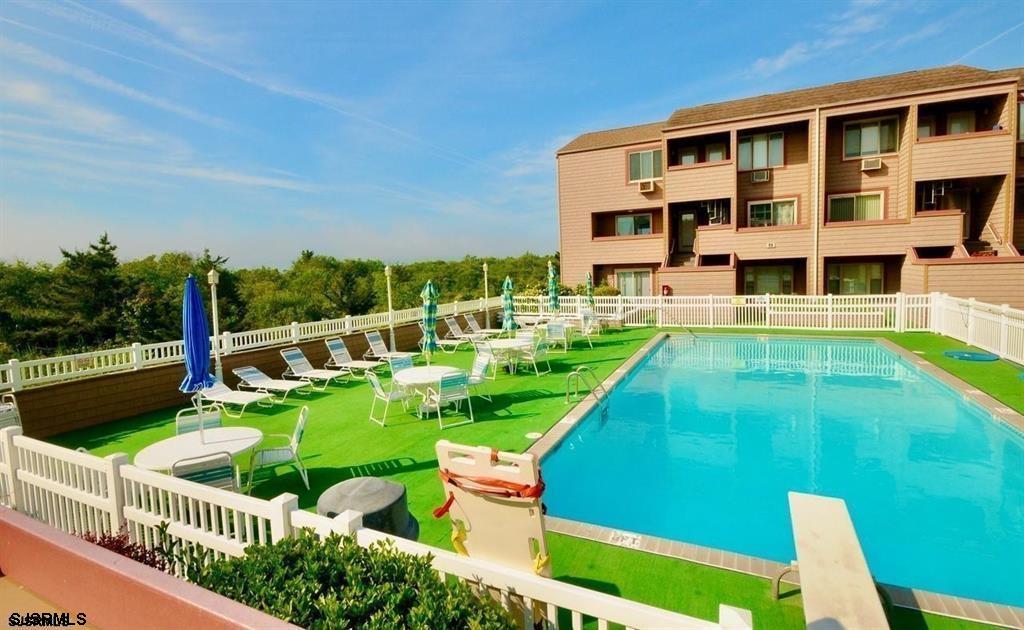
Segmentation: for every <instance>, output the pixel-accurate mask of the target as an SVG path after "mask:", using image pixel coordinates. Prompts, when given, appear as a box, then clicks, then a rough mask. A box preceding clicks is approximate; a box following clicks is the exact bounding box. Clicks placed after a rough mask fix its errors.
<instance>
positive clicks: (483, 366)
mask: <svg viewBox="0 0 1024 630" xmlns="http://www.w3.org/2000/svg"><path fill="white" fill-rule="evenodd" d="M494 360H495V359H494V355H493V354H484V353H482V352H477V353H476V358H475V359H473V367H472V368H470V370H469V386H470V387H471V388H473V389H479V390H481V393H479V394H477V396H479V397H480V398H483V399H484V400H486V401H488V402H491V394H490V391H489V388H488V387H487V369H488V368H489V367H490V366H491V363H492V362H493V361H494Z"/></svg>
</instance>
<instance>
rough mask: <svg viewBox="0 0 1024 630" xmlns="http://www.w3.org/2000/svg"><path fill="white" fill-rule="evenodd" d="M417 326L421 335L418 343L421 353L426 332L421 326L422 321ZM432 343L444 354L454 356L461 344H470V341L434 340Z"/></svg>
mask: <svg viewBox="0 0 1024 630" xmlns="http://www.w3.org/2000/svg"><path fill="white" fill-rule="evenodd" d="M419 325H420V332H421V333H422V334H423V336H422V337H420V340H419V342H418V343H419V346H420V350H421V351H422V350H423V340H424V339H425V338H426V336H427V330H426V328H425V327H424V326H423V322H422V321H421V322H419ZM434 343H436V344H437V347H438V348H440V349H441V351H442V352H446V353H448V354H455V351H456V350H458V349H459V348H460V347H462V345H463V344H466V343H470V340H469V339H435V340H434Z"/></svg>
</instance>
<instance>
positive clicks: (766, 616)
mask: <svg viewBox="0 0 1024 630" xmlns="http://www.w3.org/2000/svg"><path fill="white" fill-rule="evenodd" d="M656 332H657V331H656V330H654V329H650V328H636V329H626V330H623V331H612V332H609V333H607V334H604V335H601V336H600V337H598V338H596V339H595V342H594V348H593V349H590V348H586V346H585V344H584V345H583V346H581V345H580V343H579V342H577V345H576V348H575V349H574V350H573V351H572V352H570V353H569V354H567V355H559V354H555V355H553V357H552V362H551V363H552V368H553V371H552V373H551V374H548V375H545V376H541V377H539V378H538V377H536V376H534V375H533V374H532V373H526V372H525V370H521V371H520V373H519V374H516V375H514V376H510V375H507V374H499V376H498V379H497V381H494V382H490V383H489V386H490V390H491V394H492V395H493V398H494V400H493V402H490V403H489V402H487V401H485V400H482V399H480V398H474V400H473V404H474V410H475V412H476V423H475V424H471V425H465V426H461V427H456V428H452V429H447V430H445V431H444V432H443V433H442V432H441V431H439V430H438V427H437V422H436V420H434V421H420V420H418V419H417V418H416V417H415V416H413V415H411V414H407V413H405V412H403V411H402V409H401V406H400V405H399V406H396V407H395V408H393V409H392V410H391V413H390V414H389V418H388V426H387V427H385V428H382V427H380V426H379V425H377V424H374V423H371V422H370V421H369V420H368V419H367V416H368V413H369V407H370V402H371V394H370V388H369V385H368V384H366V383H365V382H362V381H353V382H349V383H345V384H339V385H332V386H331V387H329V388H328V390H327V392H325V393H312V394H310V395H309V396H305V397H302V396H296V397H294V398H293V397H289V400H288V402H287V403H286V404H283V405H277V406H275V407H274V408H272V409H259V408H253V409H252V411H247V412H246V414H245V416H244V417H243V418H241V419H238V420H235V419H230V418H227V419H225V424H227V425H229V426H233V425H245V426H253V427H257V428H259V429H261V430H262V431H263V432H264V433H265V434H269V433H285V434H288V433H291V431H292V429H293V427H294V424H295V419H296V416H297V414H298V409H299V408H300V407H301V406H302V405H304V404H308V405H309V407H310V409H311V414H310V421H309V424H308V425H307V430H306V436H305V439H304V441H303V443H302V453H303V460H304V461H305V463H306V465H307V466H308V468H309V480H310V486H311V488H310V490H308V491H307V490H306V489H305V488H304V487H303V486H302V482H301V480H300V479H299V476H298V474H297V473H295V472H294V471H293V470H292V469H291V468H289V467H281V468H278V469H276V470H271V471H266V470H265V471H262V472H261V473H258V474H257V477H256V485H255V489H254V492H253V494H254V495H255V496H260V497H264V498H270V497H273V496H276V495H278V494H280V493H282V492H292V493H295V494H297V495H298V496H299V504H300V506H301V507H303V508H306V509H312V508H313V507H314V506H315V504H316V499H317V497H318V496H319V495H320V493H322V492H323V491H324V490H325V489H326V488H327V487H329V486H331V485H333V484H335V483H338V482H339V481H342V480H344V479H348V478H350V477H354V476H361V475H374V476H379V477H387V478H391V479H394V480H396V481H399V482H401V483H403V484H405V486H406V488H407V489H408V497H409V509H410V511H411V512H412V514H413V515H414V516H415V517H416V518H417V519H418V520H419V521H420V541H421V542H424V543H426V544H429V545H434V546H438V547H443V548H445V549H450V548H451V545H450V543H449V536H450V527H449V524H448V521H447V519H443V520H435V519H434V518H433V517H432V515H431V510H432V509H433V508H435V507H437V506H438V505H440V504H441V503H442V502H443V498H444V497H443V493H442V489H441V482H440V480H439V479H438V476H437V459H436V456H435V454H434V443H435V442H436V441H437V440H439V439H441V438H442V437H443V438H444V439H447V440H451V441H453V442H457V443H463V444H470V445H486V446H489V447H494V448H498V449H500V450H507V451H523V450H525V449H526V448H527V447H529V445H530V444H531V443H532V440H530V439H528V438H527V437H526V434H527V433H530V432H533V431H540V432H543V431H545V430H547V429H548V428H549V427H551V426H552V425H553V424H554V423H555V422H557V421H558V420H559V419H560V418H561V417H562V416H563V415H564V414H565V413H566V412H567V411H568V410H569V408H570V405H567V404H566V403H565V378H566V375H567V374H568V373H569V372H570V371H571V370H572V369H574V368H575V367H577V366H579V365H584V364H585V365H589V366H590V367H592V368H593V369H594V371H595V372H596V373H597V376H598V377H599V378H602V379H603V378H605V377H606V376H608V374H610V373H611V372H612V370H614V369H615V368H616V367H617V366H618V365H619V364H621V363H622V362H623V361H624V360H625V359H626V358H628V357H629V356H630V355H631V354H633V352H634V351H635V350H636V349H637V348H639V347H640V346H641V345H642V344H643V343H644V342H645V341H646V340H648V339H649V338H650V337H651V336H652V335H654V334H655V333H656ZM718 332H732V333H735V332H745V331H736V330H735V329H730V330H721V331H718ZM746 332H757V333H759V334H764V333H765V332H766V331H764V330H758V331H746ZM770 332H772V333H776V332H777V333H780V334H784V333H787V332H791V331H770ZM798 334H801V335H807V334H808V333H807V332H805V331H799V332H798ZM833 334H834V333H833ZM859 336H874V337H885V338H887V339H891V340H892V341H894V342H896V343H898V344H900V345H901V346H904V347H906V348H908V349H909V350H913V351H920V352H923V354H922V355H921V356H923V357H924V358H925V359H928V360H929V361H932V362H934V363H936V364H937V365H939V366H940V367H942V368H944V369H947V370H948V371H950V372H952V373H953V374H955V375H956V376H958V377H960V378H962V379H964V380H965V381H967V382H969V383H971V384H972V385H975V386H976V387H978V388H979V389H982V390H985V391H987V392H988V393H990V394H992V395H993V396H995V397H996V398H998V399H999V400H1001V401H1003V402H1004V403H1006V404H1007V405H1009V406H1011V407H1013V408H1015V409H1017V410H1019V411H1022V412H1024V391H1022V390H1024V388H1022V387H1021V385H1020V381H1019V380H1018V377H1017V373H1018V372H1019V371H1020V369H1019V368H1017V367H1016V366H1013V365H1012V364H1009V363H1006V362H1003V361H999V362H994V363H969V362H962V361H956V360H952V359H946V358H945V357H943V356H942V352H943V351H944V350H948V349H954V348H963V347H964V345H963V344H960V343H959V342H956V341H953V340H951V339H946V338H944V337H939V336H936V335H931V334H927V333H902V334H896V333H881V334H879V333H870V334H863V335H859ZM435 362H437V363H441V364H447V365H455V366H459V367H463V368H468V367H469V365H470V363H471V362H472V352H471V351H468V350H465V351H460V352H458V353H456V354H454V355H447V354H443V353H438V355H437V357H436V358H435ZM175 411H176V410H174V409H168V410H163V411H159V412H154V413H150V414H146V415H143V416H138V417H135V418H129V419H125V420H119V421H116V422H111V423H108V424H104V425H101V426H97V427H92V428H88V429H83V430H79V431H74V432H70V433H66V434H63V435H60V436H57V437H54V438H52V439H51V441H53V442H55V443H58V444H61V445H63V446H67V447H70V448H77V447H80V446H82V447H85V448H87V449H89V450H90V451H91V452H93V453H94V454H97V455H107V454H110V453H115V452H124V453H128V454H129V455H134V454H135V453H136V452H138V451H139V450H140V449H142V448H143V447H144V446H146V445H148V444H151V443H153V442H155V441H158V440H161V439H164V438H167V437H171V436H172V435H174V412H175ZM548 542H549V545H550V547H551V552H552V554H551V555H552V562H553V569H554V575H555V576H556V578H557V579H560V580H564V581H566V582H571V583H574V584H578V585H581V586H585V587H588V588H592V589H596V590H600V591H604V592H608V593H612V594H616V595H621V596H623V597H626V598H629V599H633V600H637V601H641V602H645V603H648V604H652V605H655V606H659V607H662V608H667V609H670V610H676V611H679V612H682V613H686V614H689V615H693V616H697V617H703V618H706V619H713V620H714V619H717V616H718V605H719V603H725V604H730V605H734V606H739V607H742V608H747V609H749V610H751V611H752V612H753V615H754V620H755V624H756V627H759V628H802V627H803V613H802V610H801V608H800V597H799V595H793V596H790V597H784V598H783V599H782V601H780V602H773V601H772V600H771V597H770V594H769V584H768V581H767V580H764V579H761V578H756V577H752V576H748V575H744V574H740V573H734V572H731V571H726V570H722V569H716V568H712V567H707V566H704V565H700V564H696V563H691V562H686V561H682V560H677V559H672V558H665V557H661V556H654V555H650V554H645V553H642V552H638V551H634V550H630V549H625V548H620V547H614V546H610V545H605V544H601V543H597V542H592V541H587V540H582V539H577V538H572V537H568V536H563V535H558V534H549V541H548ZM892 621H893V626H894V627H899V628H939V629H947V628H950V629H952V628H976V627H982V626H979V625H978V624H971V623H967V622H960V621H956V620H952V619H948V618H943V617H937V616H934V615H923V614H921V613H918V612H914V611H907V610H902V609H897V611H896V612H895V613H894V618H893V620H892Z"/></svg>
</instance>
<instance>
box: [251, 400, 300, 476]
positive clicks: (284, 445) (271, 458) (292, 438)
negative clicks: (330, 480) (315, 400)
mask: <svg viewBox="0 0 1024 630" xmlns="http://www.w3.org/2000/svg"><path fill="white" fill-rule="evenodd" d="M308 418H309V407H303V408H302V409H300V410H299V419H298V420H297V421H296V422H295V430H294V431H293V432H292V434H291V435H285V434H283V433H275V434H271V435H268V436H266V438H264V441H266V440H277V441H278V443H279V444H281V446H271V447H266V446H263V443H261V444H260V448H258V449H256V450H255V451H253V454H252V457H250V458H249V484H248V486H249V493H250V494H252V478H253V474H254V473H255V472H256V469H257V468H263V467H266V466H280V465H281V464H288V463H290V464H291V465H292V466H294V467H295V470H297V471H298V473H299V477H301V478H302V483H303V485H305V486H306V490H309V474H308V473H307V472H306V467H305V466H304V465H303V464H302V456H301V455H299V444H301V443H302V436H303V434H304V433H305V432H306V420H307V419H308ZM282 440H284V441H283V442H282Z"/></svg>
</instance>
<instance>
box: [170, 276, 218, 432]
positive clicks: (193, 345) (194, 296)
mask: <svg viewBox="0 0 1024 630" xmlns="http://www.w3.org/2000/svg"><path fill="white" fill-rule="evenodd" d="M181 334H182V339H183V340H184V342H185V380H183V381H182V382H181V387H179V388H178V389H180V390H181V391H183V392H185V393H186V394H194V393H196V392H198V391H199V390H200V389H202V388H204V387H209V386H210V385H213V384H214V382H215V379H214V378H213V375H212V374H210V329H209V328H207V327H206V310H205V309H204V308H203V298H202V297H201V296H200V295H199V287H198V286H196V279H195V278H194V277H192V276H191V275H189V277H188V278H186V279H185V295H184V296H183V297H182V299H181ZM200 426H202V423H200Z"/></svg>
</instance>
